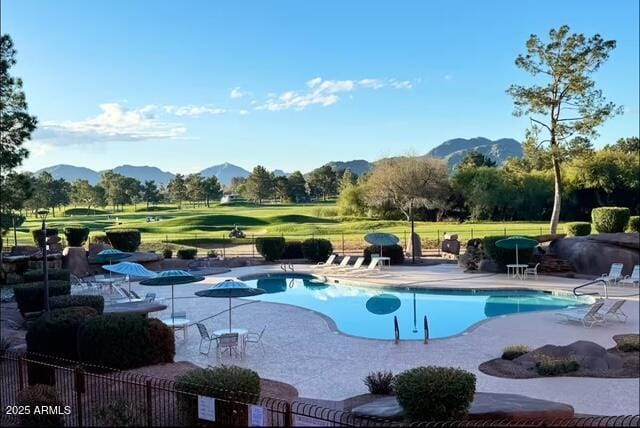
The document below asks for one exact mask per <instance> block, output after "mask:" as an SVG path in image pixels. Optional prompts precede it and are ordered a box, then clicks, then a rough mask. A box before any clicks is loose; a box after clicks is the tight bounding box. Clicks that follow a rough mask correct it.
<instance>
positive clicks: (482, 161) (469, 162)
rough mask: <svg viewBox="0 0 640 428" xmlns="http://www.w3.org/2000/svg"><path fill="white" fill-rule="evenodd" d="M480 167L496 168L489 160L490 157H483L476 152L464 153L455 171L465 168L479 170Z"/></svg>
mask: <svg viewBox="0 0 640 428" xmlns="http://www.w3.org/2000/svg"><path fill="white" fill-rule="evenodd" d="M481 166H486V167H489V168H492V167H494V166H496V163H495V162H494V161H493V160H491V158H490V157H488V156H485V155H483V154H482V153H481V152H479V151H478V150H471V151H469V152H467V153H465V155H464V157H463V158H462V160H461V161H460V163H458V165H456V169H457V170H462V169H466V168H479V167H481Z"/></svg>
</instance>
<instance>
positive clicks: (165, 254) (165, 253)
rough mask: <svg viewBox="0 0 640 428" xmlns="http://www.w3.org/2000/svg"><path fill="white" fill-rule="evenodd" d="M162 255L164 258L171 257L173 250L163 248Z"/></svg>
mask: <svg viewBox="0 0 640 428" xmlns="http://www.w3.org/2000/svg"><path fill="white" fill-rule="evenodd" d="M162 257H163V258H165V259H170V258H171V257H173V251H172V250H171V248H163V249H162Z"/></svg>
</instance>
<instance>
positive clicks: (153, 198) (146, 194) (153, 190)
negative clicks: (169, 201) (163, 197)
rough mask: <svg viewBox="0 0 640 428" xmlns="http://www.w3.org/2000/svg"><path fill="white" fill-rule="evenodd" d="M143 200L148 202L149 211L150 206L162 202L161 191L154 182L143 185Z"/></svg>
mask: <svg viewBox="0 0 640 428" xmlns="http://www.w3.org/2000/svg"><path fill="white" fill-rule="evenodd" d="M142 200H143V201H145V202H146V204H147V209H149V205H150V204H157V203H158V201H159V200H160V191H159V190H158V186H157V185H156V182H155V181H154V180H145V182H144V184H143V185H142Z"/></svg>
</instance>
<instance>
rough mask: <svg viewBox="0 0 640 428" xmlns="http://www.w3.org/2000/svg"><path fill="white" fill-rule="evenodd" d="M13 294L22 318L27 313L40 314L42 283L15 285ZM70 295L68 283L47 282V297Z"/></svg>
mask: <svg viewBox="0 0 640 428" xmlns="http://www.w3.org/2000/svg"><path fill="white" fill-rule="evenodd" d="M13 293H14V296H15V299H16V303H17V304H18V309H19V310H20V313H21V314H22V315H23V316H24V315H25V314H27V313H29V312H40V311H41V310H42V309H43V307H44V284H43V283H42V282H27V283H24V284H16V285H15V286H14V287H13ZM69 293H71V284H70V283H69V282H68V281H49V297H52V296H61V295H65V294H69Z"/></svg>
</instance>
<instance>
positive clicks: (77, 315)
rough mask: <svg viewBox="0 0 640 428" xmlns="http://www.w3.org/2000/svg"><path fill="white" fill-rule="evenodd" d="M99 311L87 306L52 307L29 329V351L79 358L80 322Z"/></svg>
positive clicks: (66, 357)
mask: <svg viewBox="0 0 640 428" xmlns="http://www.w3.org/2000/svg"><path fill="white" fill-rule="evenodd" d="M96 316H98V312H97V311H96V310H95V309H93V308H89V307H86V306H80V307H74V308H63V309H52V310H50V311H47V312H45V313H44V314H42V315H41V316H40V317H39V318H38V319H37V320H35V321H34V322H33V323H32V324H31V325H30V326H29V330H28V331H27V336H26V341H27V351H28V352H35V353H37V354H43V355H48V356H55V357H60V358H65V359H68V360H77V359H78V351H77V344H76V342H77V334H78V328H79V327H80V324H82V323H83V322H84V321H86V320H88V319H91V318H95V317H96Z"/></svg>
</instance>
